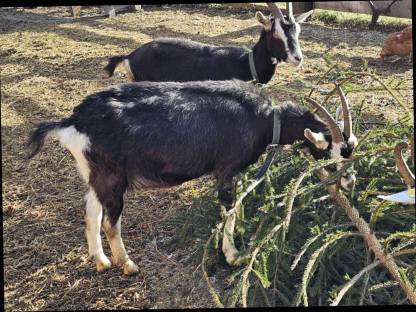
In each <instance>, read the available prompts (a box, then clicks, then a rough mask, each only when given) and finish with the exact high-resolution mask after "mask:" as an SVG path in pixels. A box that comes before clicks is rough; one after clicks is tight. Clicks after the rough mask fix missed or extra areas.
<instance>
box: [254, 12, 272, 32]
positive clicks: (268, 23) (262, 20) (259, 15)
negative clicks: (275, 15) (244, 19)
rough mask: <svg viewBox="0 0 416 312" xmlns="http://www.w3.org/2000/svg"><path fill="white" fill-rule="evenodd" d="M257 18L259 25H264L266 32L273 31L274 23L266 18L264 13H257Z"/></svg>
mask: <svg viewBox="0 0 416 312" xmlns="http://www.w3.org/2000/svg"><path fill="white" fill-rule="evenodd" d="M256 18H257V20H258V21H259V23H260V24H262V25H263V27H264V29H265V30H267V31H270V30H271V29H272V22H271V21H270V20H269V19H268V18H267V17H266V16H264V15H263V13H261V12H260V11H257V12H256Z"/></svg>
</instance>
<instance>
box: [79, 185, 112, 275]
mask: <svg viewBox="0 0 416 312" xmlns="http://www.w3.org/2000/svg"><path fill="white" fill-rule="evenodd" d="M85 199H86V201H87V205H86V214H85V235H86V236H87V242H88V253H89V256H90V257H94V258H95V264H96V266H97V271H98V272H101V271H104V270H105V269H108V268H111V262H110V260H109V259H108V258H107V257H106V255H105V254H104V251H103V246H102V245H101V235H100V229H101V218H102V215H103V208H102V206H101V204H100V202H99V201H98V199H97V196H96V194H95V192H94V190H92V189H90V190H89V192H88V193H87V195H86V196H85Z"/></svg>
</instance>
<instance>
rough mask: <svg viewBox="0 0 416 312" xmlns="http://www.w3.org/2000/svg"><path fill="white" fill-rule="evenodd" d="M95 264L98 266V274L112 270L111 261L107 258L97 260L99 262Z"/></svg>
mask: <svg viewBox="0 0 416 312" xmlns="http://www.w3.org/2000/svg"><path fill="white" fill-rule="evenodd" d="M95 264H96V266H97V271H98V272H103V271H105V270H107V269H109V268H111V261H110V260H109V259H108V258H107V257H106V256H103V257H100V258H97V260H96V261H95Z"/></svg>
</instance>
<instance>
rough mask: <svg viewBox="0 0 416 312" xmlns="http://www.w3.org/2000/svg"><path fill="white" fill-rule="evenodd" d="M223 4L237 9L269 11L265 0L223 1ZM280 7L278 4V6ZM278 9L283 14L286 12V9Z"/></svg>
mask: <svg viewBox="0 0 416 312" xmlns="http://www.w3.org/2000/svg"><path fill="white" fill-rule="evenodd" d="M223 4H224V5H227V6H230V7H234V8H238V9H249V10H250V9H252V10H261V11H266V12H270V10H269V7H268V6H267V4H266V3H265V2H263V3H261V2H260V3H247V2H245V3H223ZM279 7H280V6H279ZM280 10H281V11H282V13H283V14H286V12H287V11H286V9H283V8H280Z"/></svg>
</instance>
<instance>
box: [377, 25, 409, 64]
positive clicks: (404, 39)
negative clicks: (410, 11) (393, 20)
mask: <svg viewBox="0 0 416 312" xmlns="http://www.w3.org/2000/svg"><path fill="white" fill-rule="evenodd" d="M412 50H413V44H412V25H409V26H407V27H406V28H405V29H403V30H402V31H399V32H395V33H392V34H390V35H388V36H387V38H386V39H385V40H384V45H383V48H382V50H381V52H380V58H381V60H382V61H384V58H385V57H388V56H393V55H397V56H400V57H406V56H409V55H412Z"/></svg>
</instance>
